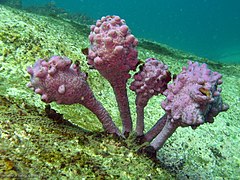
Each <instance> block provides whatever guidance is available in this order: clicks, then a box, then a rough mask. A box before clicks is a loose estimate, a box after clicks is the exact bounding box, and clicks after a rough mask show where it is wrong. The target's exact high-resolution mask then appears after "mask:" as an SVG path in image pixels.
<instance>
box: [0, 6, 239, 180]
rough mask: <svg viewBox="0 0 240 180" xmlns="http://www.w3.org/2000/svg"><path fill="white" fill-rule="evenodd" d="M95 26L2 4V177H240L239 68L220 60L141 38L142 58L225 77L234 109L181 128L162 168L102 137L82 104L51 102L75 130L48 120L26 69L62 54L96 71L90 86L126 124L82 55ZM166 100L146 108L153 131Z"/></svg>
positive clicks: (127, 144) (104, 83) (130, 148)
mask: <svg viewBox="0 0 240 180" xmlns="http://www.w3.org/2000/svg"><path fill="white" fill-rule="evenodd" d="M99 18H100V17H99ZM130 28H131V27H130ZM88 29H89V27H87V26H84V25H77V24H76V23H75V24H71V23H69V22H67V21H66V20H60V19H53V18H49V17H44V16H39V15H34V14H29V13H26V12H22V11H19V10H16V9H11V8H6V7H4V6H0V114H1V116H0V152H1V157H0V176H1V178H2V177H9V178H11V177H16V178H22V179H26V178H28V179H39V178H50V177H52V178H53V179H54V178H60V177H66V178H68V179H69V178H71V179H73V178H81V177H86V178H92V179H96V178H98V179H164V178H165V179H170V178H174V177H176V178H179V179H186V178H190V179H216V178H217V179H238V178H240V177H239V174H240V153H239V149H240V144H239V140H240V137H239V136H240V123H239V117H240V109H239V107H240V74H239V72H240V67H239V66H234V65H224V64H218V63H213V62H211V61H209V60H207V59H205V58H199V57H196V56H194V55H191V54H186V53H184V52H180V51H178V50H175V49H172V48H170V47H168V46H166V45H161V44H157V43H154V42H149V41H146V40H140V44H139V47H138V50H139V58H140V59H141V60H144V59H145V58H147V57H155V58H158V59H160V60H162V61H164V62H165V63H166V64H168V65H169V69H170V71H171V72H172V73H173V74H174V73H179V72H180V71H181V67H182V66H184V65H186V64H187V63H186V62H187V60H188V59H192V60H194V61H200V62H206V63H208V65H209V67H210V68H211V69H213V70H216V71H219V72H220V73H222V74H223V81H224V83H223V85H222V89H223V92H222V96H223V99H224V101H225V102H227V103H228V104H229V105H230V109H229V110H228V111H227V112H225V113H221V114H220V115H219V116H218V117H217V118H216V119H215V123H213V124H205V125H203V126H201V127H199V128H197V129H196V130H195V131H193V130H191V129H190V128H179V129H178V130H177V132H176V133H175V134H174V135H173V136H172V137H171V138H170V139H169V140H168V141H167V143H166V144H165V146H164V147H163V148H162V149H161V150H160V151H159V154H158V157H159V158H160V160H161V165H160V164H154V163H153V162H151V161H150V160H148V159H146V158H145V157H143V156H139V155H137V154H136V153H135V151H134V149H136V147H134V145H131V144H130V143H131V141H130V140H128V141H126V142H124V141H120V142H119V141H118V140H114V139H113V138H112V137H106V136H105V135H102V134H101V133H98V132H99V131H102V129H101V124H100V123H99V122H98V120H97V118H96V117H95V116H94V115H93V114H92V113H91V112H89V111H88V110H86V109H85V108H84V107H82V106H80V105H71V106H63V105H61V106H60V105H56V104H55V103H51V107H52V108H54V109H55V110H57V111H58V112H59V113H61V114H64V118H65V119H68V120H70V121H71V122H72V123H73V124H72V125H69V124H68V125H64V124H58V123H56V122H53V121H52V120H51V119H49V118H47V117H46V115H45V112H44V107H45V104H44V103H43V102H41V101H40V96H39V95H36V94H34V93H33V92H32V90H30V89H28V88H27V87H26V84H27V82H28V81H29V75H28V74H27V72H26V67H27V66H30V65H32V64H33V63H34V62H35V60H36V59H38V58H45V57H50V56H52V55H62V56H67V57H69V58H70V59H72V60H73V61H77V60H78V61H80V63H81V68H82V71H84V72H87V73H88V74H89V78H88V82H89V84H90V86H91V87H92V89H93V91H94V92H95V95H96V97H97V98H98V99H99V100H100V101H101V102H102V103H103V105H104V106H105V107H106V109H107V110H108V111H109V112H110V114H111V116H112V117H113V119H114V121H115V122H116V124H117V125H118V126H119V127H121V122H120V118H119V112H118V109H117V104H116V101H115V97H114V94H113V92H112V89H111V88H110V86H109V84H108V83H107V81H106V80H104V79H103V78H102V77H101V76H100V75H99V74H98V72H96V71H94V70H89V69H88V66H87V62H86V58H85V56H84V55H83V54H82V52H81V49H83V48H85V47H87V46H88V45H89V44H88V39H87V33H86V32H88ZM133 33H134V32H133ZM132 73H134V72H132ZM130 82H131V81H130V80H129V82H128V83H130ZM128 94H129V101H130V107H131V111H132V117H133V120H135V118H136V115H135V103H134V101H135V95H134V93H133V92H131V91H129V92H128ZM163 98H164V97H162V96H158V97H154V98H153V99H151V100H150V102H149V104H148V106H147V108H146V111H145V115H146V116H145V120H146V129H149V128H150V127H151V126H152V125H153V124H154V123H155V122H156V121H157V120H158V119H159V117H161V116H162V115H163V113H164V112H163V111H162V110H161V107H160V101H161V100H162V99H163ZM74 124H75V125H74ZM82 128H84V129H87V130H89V131H93V133H90V132H88V131H85V130H83V129H82ZM129 141H130V142H129ZM163 166H164V168H163ZM166 170H167V171H166Z"/></svg>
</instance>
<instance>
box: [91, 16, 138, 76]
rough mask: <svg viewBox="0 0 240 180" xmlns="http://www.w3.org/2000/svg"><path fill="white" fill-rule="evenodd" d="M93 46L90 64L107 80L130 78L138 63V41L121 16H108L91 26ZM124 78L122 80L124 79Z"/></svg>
mask: <svg viewBox="0 0 240 180" xmlns="http://www.w3.org/2000/svg"><path fill="white" fill-rule="evenodd" d="M89 40H90V43H91V46H90V48H89V52H88V64H89V65H90V66H92V67H94V68H95V69H97V70H98V71H99V72H100V73H101V74H102V75H103V76H104V77H105V78H106V79H109V78H112V76H119V75H121V76H124V77H125V78H127V79H128V78H129V77H130V76H129V75H128V71H129V70H134V69H135V68H136V65H137V63H138V60H137V50H136V49H135V47H136V46H137V44H138V41H137V39H136V38H135V37H134V36H133V35H132V34H131V32H130V30H129V28H128V26H127V25H126V23H125V21H124V20H123V19H121V18H120V17H119V16H106V17H102V18H101V20H98V21H97V23H96V25H92V26H91V33H90V35H89ZM124 77H122V78H124Z"/></svg>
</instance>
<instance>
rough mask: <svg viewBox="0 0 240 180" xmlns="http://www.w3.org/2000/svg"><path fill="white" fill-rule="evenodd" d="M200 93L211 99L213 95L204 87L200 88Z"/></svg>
mask: <svg viewBox="0 0 240 180" xmlns="http://www.w3.org/2000/svg"><path fill="white" fill-rule="evenodd" d="M199 91H200V92H201V93H203V94H204V95H205V96H207V97H210V95H211V93H210V91H209V90H208V89H205V88H203V87H201V88H199Z"/></svg>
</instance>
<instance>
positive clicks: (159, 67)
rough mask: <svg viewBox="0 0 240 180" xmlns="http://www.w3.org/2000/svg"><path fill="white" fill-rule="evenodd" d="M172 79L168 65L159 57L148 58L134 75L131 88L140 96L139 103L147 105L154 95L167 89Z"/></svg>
mask: <svg viewBox="0 0 240 180" xmlns="http://www.w3.org/2000/svg"><path fill="white" fill-rule="evenodd" d="M170 80H171V76H170V72H169V71H168V66H167V65H165V64H163V63H162V62H160V61H159V60H157V59H154V58H148V59H147V60H146V62H145V64H144V65H143V67H142V68H141V70H140V71H139V72H138V73H137V74H135V75H134V81H133V82H132V83H131V86H130V89H131V90H132V91H135V92H136V94H137V96H139V100H138V102H137V104H140V105H141V104H143V105H146V103H147V101H148V100H149V99H150V98H151V97H152V96H153V95H158V94H159V93H163V91H165V90H166V88H167V83H168V82H169V81H170Z"/></svg>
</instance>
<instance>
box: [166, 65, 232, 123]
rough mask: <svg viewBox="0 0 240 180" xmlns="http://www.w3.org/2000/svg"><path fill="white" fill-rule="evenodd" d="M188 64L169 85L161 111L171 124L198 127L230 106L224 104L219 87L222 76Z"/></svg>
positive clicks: (205, 66) (202, 66)
mask: <svg viewBox="0 0 240 180" xmlns="http://www.w3.org/2000/svg"><path fill="white" fill-rule="evenodd" d="M188 64H189V66H188V67H183V69H182V72H181V73H180V74H179V75H177V77H176V79H175V80H174V81H173V83H172V84H169V85H168V89H167V90H166V91H165V92H164V95H165V96H166V97H167V98H166V100H164V101H163V102H162V108H163V109H164V110H165V111H166V113H167V115H168V118H169V119H171V121H172V122H174V121H176V122H179V123H180V124H179V125H180V126H192V127H196V126H198V125H200V124H203V123H204V122H213V117H215V116H216V115H217V114H218V113H219V112H221V111H225V110H227V109H228V106H227V105H226V104H224V103H223V102H222V99H221V96H220V93H221V88H218V87H217V86H218V85H220V84H222V80H221V78H222V75H221V74H219V73H218V72H213V71H211V70H210V69H208V68H207V65H206V64H202V65H200V64H198V63H197V62H195V63H193V62H191V61H189V62H188Z"/></svg>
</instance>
